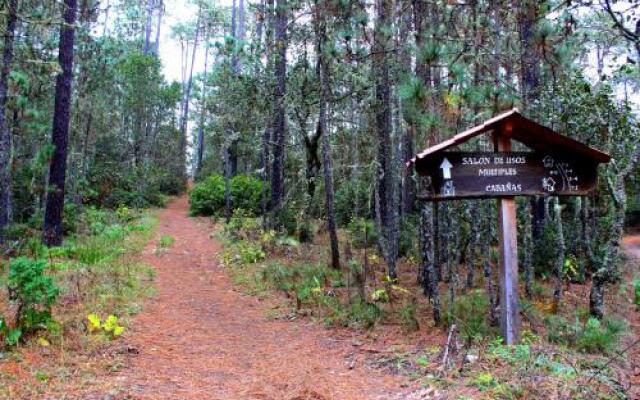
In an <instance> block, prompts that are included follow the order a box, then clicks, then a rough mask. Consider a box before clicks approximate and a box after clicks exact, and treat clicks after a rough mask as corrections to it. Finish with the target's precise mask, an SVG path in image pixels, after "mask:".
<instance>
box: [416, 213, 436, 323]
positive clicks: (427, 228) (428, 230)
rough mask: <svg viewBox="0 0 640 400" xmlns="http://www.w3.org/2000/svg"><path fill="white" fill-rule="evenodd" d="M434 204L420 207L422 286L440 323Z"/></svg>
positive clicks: (434, 319)
mask: <svg viewBox="0 0 640 400" xmlns="http://www.w3.org/2000/svg"><path fill="white" fill-rule="evenodd" d="M433 217H434V216H433V203H428V202H424V201H423V202H421V205H420V254H421V256H422V285H423V288H424V294H425V295H426V296H429V298H430V299H431V304H432V305H433V321H434V322H435V323H436V324H439V323H440V319H441V316H440V315H441V309H440V292H439V291H438V276H437V273H436V267H435V258H434V251H433V250H434V237H433V234H432V232H433Z"/></svg>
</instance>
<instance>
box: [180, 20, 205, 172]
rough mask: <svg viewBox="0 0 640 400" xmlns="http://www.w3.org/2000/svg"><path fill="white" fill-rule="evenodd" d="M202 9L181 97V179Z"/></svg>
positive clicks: (184, 161) (184, 160)
mask: <svg viewBox="0 0 640 400" xmlns="http://www.w3.org/2000/svg"><path fill="white" fill-rule="evenodd" d="M201 11H202V9H198V20H197V22H196V31H195V37H194V38H193V50H192V52H191V65H190V67H189V76H188V78H187V82H186V85H184V93H183V99H182V115H181V116H180V141H179V146H178V147H179V151H180V156H179V157H180V165H182V168H183V170H182V171H181V174H182V176H183V179H184V180H186V169H185V168H186V165H187V126H188V123H189V99H190V98H191V88H192V86H193V66H194V64H195V63H196V50H197V49H198V40H199V37H200V36H199V35H200V18H201V17H202V16H201Z"/></svg>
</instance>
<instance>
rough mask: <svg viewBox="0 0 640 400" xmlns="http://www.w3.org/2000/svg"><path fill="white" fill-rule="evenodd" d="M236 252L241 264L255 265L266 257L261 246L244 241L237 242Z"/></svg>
mask: <svg viewBox="0 0 640 400" xmlns="http://www.w3.org/2000/svg"><path fill="white" fill-rule="evenodd" d="M237 251H238V257H239V258H240V262H241V263H242V264H255V263H257V262H258V261H262V260H264V258H265V257H266V256H267V255H266V254H265V252H264V251H263V250H262V246H260V245H259V244H255V243H250V242H246V241H241V242H238V244H237Z"/></svg>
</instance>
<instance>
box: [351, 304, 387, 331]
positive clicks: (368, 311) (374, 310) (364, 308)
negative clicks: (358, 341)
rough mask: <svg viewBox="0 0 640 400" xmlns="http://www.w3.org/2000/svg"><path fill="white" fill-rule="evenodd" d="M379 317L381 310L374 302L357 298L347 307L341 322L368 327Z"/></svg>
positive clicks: (380, 316)
mask: <svg viewBox="0 0 640 400" xmlns="http://www.w3.org/2000/svg"><path fill="white" fill-rule="evenodd" d="M380 318H382V310H381V309H380V308H379V307H378V306H377V305H376V304H375V303H370V302H368V301H365V300H364V299H360V298H358V299H356V300H355V301H353V302H352V303H351V306H350V307H349V308H348V310H347V315H346V318H345V320H344V322H343V324H345V325H351V326H353V325H355V326H359V327H362V328H365V329H368V328H371V327H373V326H374V325H375V324H376V322H378V321H379V320H380Z"/></svg>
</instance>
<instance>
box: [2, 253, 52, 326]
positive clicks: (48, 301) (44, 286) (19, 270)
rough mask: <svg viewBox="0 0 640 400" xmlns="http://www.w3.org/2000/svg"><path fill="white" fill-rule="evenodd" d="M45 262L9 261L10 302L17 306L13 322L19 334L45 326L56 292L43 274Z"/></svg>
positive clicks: (49, 317) (30, 260)
mask: <svg viewBox="0 0 640 400" xmlns="http://www.w3.org/2000/svg"><path fill="white" fill-rule="evenodd" d="M45 267H46V261H45V260H33V259H30V258H26V257H19V258H16V259H13V260H11V261H10V262H9V277H8V281H7V284H8V285H7V286H8V292H9V300H11V301H13V302H15V303H17V306H18V307H17V312H16V321H17V326H18V327H19V328H20V329H21V330H22V333H27V332H30V331H34V330H37V329H39V328H42V327H46V325H47V323H49V322H50V321H51V306H52V305H53V304H54V303H55V301H56V299H57V297H58V294H59V292H60V291H59V289H58V287H57V286H56V284H55V282H54V281H53V278H52V277H50V276H47V275H45Z"/></svg>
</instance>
